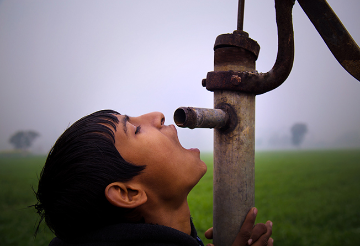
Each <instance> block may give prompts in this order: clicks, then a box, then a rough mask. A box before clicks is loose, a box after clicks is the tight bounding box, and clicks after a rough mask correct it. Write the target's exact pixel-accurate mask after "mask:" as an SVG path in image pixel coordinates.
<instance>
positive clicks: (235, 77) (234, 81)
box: [230, 74, 241, 85]
mask: <svg viewBox="0 0 360 246" xmlns="http://www.w3.org/2000/svg"><path fill="white" fill-rule="evenodd" d="M230 81H231V83H232V84H233V85H239V84H240V83H241V77H239V75H236V74H234V75H232V76H231V79H230Z"/></svg>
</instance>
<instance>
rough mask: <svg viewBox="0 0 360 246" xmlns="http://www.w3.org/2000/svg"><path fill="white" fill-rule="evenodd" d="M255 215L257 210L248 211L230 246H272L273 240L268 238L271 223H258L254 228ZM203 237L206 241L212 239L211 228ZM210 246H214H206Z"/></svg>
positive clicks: (209, 245) (270, 231)
mask: <svg viewBox="0 0 360 246" xmlns="http://www.w3.org/2000/svg"><path fill="white" fill-rule="evenodd" d="M256 215H257V209H256V208H252V209H250V211H249V213H248V214H247V216H246V218H245V221H244V223H243V225H242V226H241V228H240V231H239V233H238V234H237V236H236V238H235V241H234V243H233V244H232V246H246V245H253V246H266V245H268V246H273V242H274V240H273V239H272V238H271V237H270V236H271V233H272V222H271V221H270V220H269V221H267V222H266V224H262V223H259V224H256V225H255V226H254V223H255V219H256ZM205 237H206V238H207V239H212V238H213V228H212V227H211V228H210V229H208V230H207V231H206V232H205ZM211 245H212V246H214V245H213V244H208V245H207V246H211Z"/></svg>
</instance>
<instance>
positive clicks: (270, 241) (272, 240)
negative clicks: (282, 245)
mask: <svg viewBox="0 0 360 246" xmlns="http://www.w3.org/2000/svg"><path fill="white" fill-rule="evenodd" d="M273 244H274V239H272V238H269V240H268V246H273Z"/></svg>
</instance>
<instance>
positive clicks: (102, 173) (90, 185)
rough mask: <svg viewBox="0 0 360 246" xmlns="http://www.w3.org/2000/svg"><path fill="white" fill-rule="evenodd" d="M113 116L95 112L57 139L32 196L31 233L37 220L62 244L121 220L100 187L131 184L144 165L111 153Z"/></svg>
mask: <svg viewBox="0 0 360 246" xmlns="http://www.w3.org/2000/svg"><path fill="white" fill-rule="evenodd" d="M116 115H119V113H118V112H116V111H113V110H101V111H97V112H95V113H92V114H90V115H87V116H85V117H83V118H81V119H80V120H78V121H76V122H75V123H74V124H73V125H71V126H70V127H69V128H68V129H66V130H65V132H64V133H63V134H62V135H61V136H60V137H59V138H58V140H57V141H56V143H55V144H54V146H53V147H52V149H51V150H50V152H49V154H48V157H47V159H46V162H45V165H44V167H43V169H42V171H41V174H40V178H39V185H38V189H37V191H36V192H35V193H36V198H37V200H38V202H37V204H35V205H34V207H35V209H36V211H37V213H38V214H39V215H40V220H39V223H38V226H37V230H36V233H37V231H38V229H39V225H40V224H41V222H42V221H43V220H45V222H46V224H47V225H48V227H49V228H50V229H51V230H52V231H53V232H54V233H55V235H56V236H58V237H60V238H62V239H63V240H67V239H72V238H74V237H76V235H79V234H83V233H89V232H91V231H94V230H96V229H98V228H101V227H104V226H107V225H111V224H115V223H120V222H124V221H126V219H125V215H126V213H127V211H126V210H124V209H122V208H118V207H115V206H113V205H111V204H110V203H109V202H108V200H107V199H106V197H105V188H106V186H107V185H108V184H110V183H112V182H116V181H119V182H126V181H129V180H131V179H132V178H133V177H135V176H137V175H139V174H140V173H141V172H142V171H143V170H144V169H145V166H139V165H135V164H131V163H129V162H126V161H125V160H124V159H123V158H122V157H121V155H120V154H119V152H118V151H117V149H116V148H115V136H114V131H116V124H117V123H118V122H119V120H118V118H117V116H116ZM36 233H35V234H36Z"/></svg>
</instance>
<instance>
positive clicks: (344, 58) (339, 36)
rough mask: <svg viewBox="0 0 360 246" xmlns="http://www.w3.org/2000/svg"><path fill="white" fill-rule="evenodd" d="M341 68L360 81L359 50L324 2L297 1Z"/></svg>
mask: <svg viewBox="0 0 360 246" xmlns="http://www.w3.org/2000/svg"><path fill="white" fill-rule="evenodd" d="M298 2H299V4H300V6H301V8H302V9H303V10H304V12H305V13H306V15H307V16H308V18H309V19H310V21H311V22H312V23H313V25H314V26H315V28H316V30H317V31H318V32H319V34H320V36H321V37H322V39H323V40H324V42H325V43H326V45H327V46H328V48H329V49H330V51H331V53H332V54H333V55H334V56H335V58H336V59H337V61H338V62H339V63H340V64H341V66H342V67H343V68H344V69H345V70H346V71H348V72H349V73H350V74H351V75H352V76H353V77H354V78H356V79H357V80H359V81H360V48H359V46H358V45H357V44H356V42H355V41H354V39H353V38H352V37H351V35H350V34H349V33H348V31H347V30H346V28H345V27H344V25H343V24H342V23H341V21H340V20H339V18H338V17H337V15H336V14H335V13H334V11H333V10H332V9H331V7H330V6H329V4H328V3H327V2H326V1H325V0H298Z"/></svg>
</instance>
